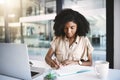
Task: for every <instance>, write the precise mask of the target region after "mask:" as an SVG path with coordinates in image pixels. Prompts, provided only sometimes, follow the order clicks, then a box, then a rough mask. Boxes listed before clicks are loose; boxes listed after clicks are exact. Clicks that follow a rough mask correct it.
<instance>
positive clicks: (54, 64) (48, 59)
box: [45, 48, 60, 69]
mask: <svg viewBox="0 0 120 80" xmlns="http://www.w3.org/2000/svg"><path fill="white" fill-rule="evenodd" d="M53 54H54V51H53V49H52V48H50V49H49V50H48V53H47V55H46V56H45V61H46V62H47V64H49V65H50V66H51V67H54V68H56V69H58V68H59V67H60V66H59V63H58V62H57V61H56V60H53V59H52V55H53Z"/></svg>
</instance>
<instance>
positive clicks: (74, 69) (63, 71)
mask: <svg viewBox="0 0 120 80" xmlns="http://www.w3.org/2000/svg"><path fill="white" fill-rule="evenodd" d="M88 71H91V67H87V66H80V65H68V66H63V67H61V68H60V69H58V70H55V72H56V73H57V74H58V75H59V76H67V75H71V74H77V73H83V72H88Z"/></svg>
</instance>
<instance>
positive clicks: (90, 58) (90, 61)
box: [81, 53, 92, 66]
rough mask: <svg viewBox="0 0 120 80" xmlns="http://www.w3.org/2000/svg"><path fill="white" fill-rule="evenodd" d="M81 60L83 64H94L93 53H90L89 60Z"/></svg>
mask: <svg viewBox="0 0 120 80" xmlns="http://www.w3.org/2000/svg"><path fill="white" fill-rule="evenodd" d="M81 61H82V64H81V66H92V54H91V53H88V60H87V61H84V60H81Z"/></svg>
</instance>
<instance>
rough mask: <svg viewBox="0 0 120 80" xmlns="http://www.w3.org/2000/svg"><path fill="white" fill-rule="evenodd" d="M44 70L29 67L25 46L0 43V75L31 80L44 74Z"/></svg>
mask: <svg viewBox="0 0 120 80" xmlns="http://www.w3.org/2000/svg"><path fill="white" fill-rule="evenodd" d="M44 70H45V69H44V68H37V67H30V64H29V56H28V48H27V45H25V44H16V43H0V74H2V75H6V76H10V77H15V78H18V79H24V80H32V79H35V78H37V77H38V76H40V75H41V74H42V73H44Z"/></svg>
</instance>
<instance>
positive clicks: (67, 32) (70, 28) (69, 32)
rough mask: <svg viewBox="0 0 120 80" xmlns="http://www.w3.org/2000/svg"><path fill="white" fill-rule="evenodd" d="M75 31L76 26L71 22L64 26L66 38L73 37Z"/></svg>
mask: <svg viewBox="0 0 120 80" xmlns="http://www.w3.org/2000/svg"><path fill="white" fill-rule="evenodd" d="M76 31H77V24H76V23H74V22H73V21H69V22H67V23H66V24H65V28H64V32H65V35H66V36H67V37H68V38H73V37H75V34H76Z"/></svg>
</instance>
